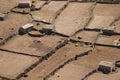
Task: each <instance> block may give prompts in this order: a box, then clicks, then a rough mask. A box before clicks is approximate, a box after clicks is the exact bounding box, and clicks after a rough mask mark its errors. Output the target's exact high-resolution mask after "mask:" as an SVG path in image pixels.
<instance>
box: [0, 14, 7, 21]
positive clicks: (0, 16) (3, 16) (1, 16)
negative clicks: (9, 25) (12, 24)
mask: <svg viewBox="0 0 120 80" xmlns="http://www.w3.org/2000/svg"><path fill="white" fill-rule="evenodd" d="M6 15H7V14H4V13H0V20H1V21H3V20H5V17H6Z"/></svg>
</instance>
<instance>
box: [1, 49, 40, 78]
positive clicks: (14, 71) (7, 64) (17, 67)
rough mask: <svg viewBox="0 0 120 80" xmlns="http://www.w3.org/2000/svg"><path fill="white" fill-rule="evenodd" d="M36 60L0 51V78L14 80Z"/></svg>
mask: <svg viewBox="0 0 120 80" xmlns="http://www.w3.org/2000/svg"><path fill="white" fill-rule="evenodd" d="M37 60H38V59H37V58H35V57H29V56H24V55H19V54H13V53H9V52H3V51H0V76H2V77H6V78H9V79H15V78H16V77H17V76H18V75H19V74H20V73H22V72H23V71H24V70H25V69H26V68H27V67H29V66H30V65H31V64H33V63H34V62H36V61H37Z"/></svg>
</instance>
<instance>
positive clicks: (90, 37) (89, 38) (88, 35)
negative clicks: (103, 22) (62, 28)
mask: <svg viewBox="0 0 120 80" xmlns="http://www.w3.org/2000/svg"><path fill="white" fill-rule="evenodd" d="M98 35H99V32H94V31H82V32H79V33H77V34H76V35H75V36H74V37H73V39H76V40H79V41H84V42H95V40H96V38H97V36H98ZM78 37H80V38H81V39H78Z"/></svg>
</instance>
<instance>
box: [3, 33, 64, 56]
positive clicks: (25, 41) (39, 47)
mask: <svg viewBox="0 0 120 80" xmlns="http://www.w3.org/2000/svg"><path fill="white" fill-rule="evenodd" d="M63 40H64V38H63V37H60V36H56V35H50V36H44V37H31V36H28V35H24V36H16V37H14V38H12V39H11V40H10V41H8V42H7V43H6V44H5V45H3V46H1V48H2V49H6V50H10V51H15V52H21V53H26V54H30V55H31V54H32V55H37V56H43V55H45V54H47V53H49V52H50V51H52V50H53V49H55V47H56V46H57V45H59V44H60V43H61V42H62V41H63ZM11 45H12V47H11Z"/></svg>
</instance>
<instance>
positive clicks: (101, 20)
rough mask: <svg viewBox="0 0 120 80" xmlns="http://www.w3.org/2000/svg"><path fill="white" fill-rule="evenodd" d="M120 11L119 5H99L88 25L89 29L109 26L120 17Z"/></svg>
mask: <svg viewBox="0 0 120 80" xmlns="http://www.w3.org/2000/svg"><path fill="white" fill-rule="evenodd" d="M119 9H120V5H119V4H118V5H117V4H108V5H106V4H97V5H96V7H95V9H94V12H93V14H94V16H93V20H92V21H91V23H90V24H89V25H88V28H96V27H99V26H102V27H107V26H109V24H110V23H111V22H112V21H113V20H114V19H116V18H117V17H118V16H119V15H120V10H119ZM113 10H114V11H113ZM115 11H116V12H115Z"/></svg>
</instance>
